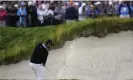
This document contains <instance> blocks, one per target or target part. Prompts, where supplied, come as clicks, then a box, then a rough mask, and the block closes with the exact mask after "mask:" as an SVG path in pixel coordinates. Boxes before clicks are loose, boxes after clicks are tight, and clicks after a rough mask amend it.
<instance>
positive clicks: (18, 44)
mask: <svg viewBox="0 0 133 80" xmlns="http://www.w3.org/2000/svg"><path fill="white" fill-rule="evenodd" d="M132 25H133V19H119V18H100V19H89V20H85V21H80V22H72V23H66V24H61V25H57V26H47V27H37V28H10V27H6V28H0V65H3V64H10V63H16V62H19V61H21V60H24V59H28V58H29V57H30V56H31V53H32V50H33V48H34V47H35V45H36V44H37V43H38V42H45V41H46V40H47V39H50V38H51V39H52V40H53V41H54V43H55V47H54V48H59V47H61V46H63V44H64V42H65V41H67V40H72V39H74V38H76V37H81V36H84V37H89V36H97V37H104V36H106V35H107V34H108V33H117V32H119V31H122V30H133V26H132Z"/></svg>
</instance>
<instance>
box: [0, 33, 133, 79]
mask: <svg viewBox="0 0 133 80" xmlns="http://www.w3.org/2000/svg"><path fill="white" fill-rule="evenodd" d="M28 64H29V62H28V60H25V61H22V62H20V63H17V64H11V65H7V66H0V79H19V80H22V79H33V80H35V79H36V78H35V75H34V72H33V71H32V69H30V68H29V65H28ZM46 66H47V67H48V68H49V69H50V70H51V71H52V73H54V74H55V75H56V76H57V78H58V79H82V80H133V32H131V31H128V32H121V33H118V34H110V35H108V36H106V37H105V38H102V39H100V38H96V37H89V38H78V39H75V40H73V41H68V42H66V44H65V45H64V47H63V48H60V49H57V50H52V51H50V55H49V57H48V61H47V65H46ZM44 75H45V78H46V80H47V79H51V80H54V79H56V78H55V77H54V76H53V75H52V74H51V73H50V72H49V71H48V70H47V69H45V74H44Z"/></svg>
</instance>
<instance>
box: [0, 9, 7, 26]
mask: <svg viewBox="0 0 133 80" xmlns="http://www.w3.org/2000/svg"><path fill="white" fill-rule="evenodd" d="M6 15H7V11H6V10H5V8H4V6H0V27H1V26H3V27H4V26H6V23H5V18H6Z"/></svg>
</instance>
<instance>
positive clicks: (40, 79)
mask: <svg viewBox="0 0 133 80" xmlns="http://www.w3.org/2000/svg"><path fill="white" fill-rule="evenodd" d="M36 75H37V79H38V80H44V66H43V65H42V64H41V65H40V66H38V69H37V71H36Z"/></svg>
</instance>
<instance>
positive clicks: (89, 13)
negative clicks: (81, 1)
mask: <svg viewBox="0 0 133 80" xmlns="http://www.w3.org/2000/svg"><path fill="white" fill-rule="evenodd" d="M86 14H87V17H91V2H89V3H88V5H87V6H86Z"/></svg>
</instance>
